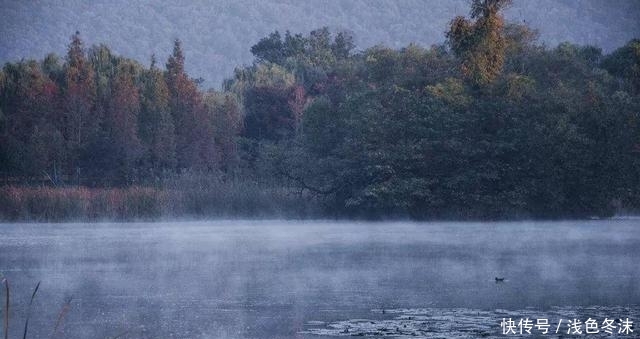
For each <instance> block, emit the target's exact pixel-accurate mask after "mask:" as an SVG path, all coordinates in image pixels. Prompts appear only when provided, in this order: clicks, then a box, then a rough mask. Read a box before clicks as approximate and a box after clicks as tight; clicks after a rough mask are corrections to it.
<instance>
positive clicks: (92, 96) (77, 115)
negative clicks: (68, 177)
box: [63, 32, 101, 175]
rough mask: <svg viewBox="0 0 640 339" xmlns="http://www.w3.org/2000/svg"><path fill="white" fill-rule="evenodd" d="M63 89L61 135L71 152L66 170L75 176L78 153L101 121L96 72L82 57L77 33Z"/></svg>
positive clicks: (81, 47) (78, 171)
mask: <svg viewBox="0 0 640 339" xmlns="http://www.w3.org/2000/svg"><path fill="white" fill-rule="evenodd" d="M63 91H64V98H63V100H64V105H63V108H64V112H65V128H64V137H65V139H66V140H67V142H68V149H69V150H70V152H71V154H72V155H73V156H72V157H71V159H70V160H71V162H70V164H69V170H70V172H71V173H75V174H76V175H78V174H79V173H80V169H79V168H78V167H77V166H78V163H77V160H78V159H77V155H78V154H79V153H80V152H81V151H83V150H84V149H85V148H86V147H87V145H88V143H89V141H90V137H91V136H94V135H97V131H98V128H99V125H100V121H101V117H100V116H97V115H96V114H95V113H96V106H95V102H96V83H95V72H94V70H93V68H92V67H91V64H90V63H89V62H88V60H87V58H86V56H85V53H84V49H83V43H82V40H80V33H79V32H76V34H74V35H73V36H72V38H71V44H70V45H69V49H68V52H67V63H66V64H65V82H64V89H63Z"/></svg>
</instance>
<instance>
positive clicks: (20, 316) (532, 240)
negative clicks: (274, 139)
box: [0, 219, 640, 339]
mask: <svg viewBox="0 0 640 339" xmlns="http://www.w3.org/2000/svg"><path fill="white" fill-rule="evenodd" d="M639 226H640V220H638V219H619V220H617V219H616V220H593V221H566V222H488V223H482V222H477V223H455V222H433V223H413V222H336V221H315V222H311V221H304V222H303V221H211V222H158V223H99V224H82V223H73V224H0V274H2V275H3V276H4V277H6V278H8V280H9V282H10V287H11V298H12V299H11V313H10V317H11V324H10V332H11V334H12V336H11V337H14V338H17V337H18V336H19V335H21V333H22V327H24V318H25V313H26V305H27V304H28V302H29V298H30V296H31V293H32V291H33V288H34V287H35V285H36V283H37V282H38V281H41V282H42V283H41V286H40V289H39V291H38V294H37V296H36V299H35V301H34V304H33V307H32V311H31V313H32V317H31V320H30V326H29V337H32V338H49V337H57V338H62V337H64V338H84V339H87V338H115V337H118V338H327V337H333V336H346V335H369V336H374V337H375V336H378V337H389V336H400V337H403V336H406V337H425V338H431V337H459V338H466V337H469V338H473V337H479V336H484V337H502V338H504V337H505V336H503V335H502V334H501V327H500V322H501V321H502V319H503V318H509V317H510V318H513V319H514V320H516V321H517V320H518V319H520V318H524V317H529V318H532V319H539V318H542V317H548V318H549V322H550V323H553V324H555V323H557V322H558V320H560V319H565V321H566V319H574V318H577V319H581V318H582V321H583V322H584V321H585V320H587V317H592V318H593V317H597V320H598V321H601V320H602V319H603V318H605V317H608V318H616V319H618V318H626V317H628V318H630V319H631V320H633V321H635V322H639V321H640V306H639V305H640V279H639V278H640V273H639V272H638V268H639V267H640V227H639ZM495 277H500V278H502V277H504V278H505V281H504V282H496V281H495ZM2 296H3V298H4V293H2ZM70 298H71V302H70V308H69V310H68V313H66V315H65V316H64V317H63V320H62V321H61V325H60V326H59V329H58V333H55V334H53V330H54V327H55V323H56V319H57V317H58V314H59V312H60V309H61V308H62V306H63V305H64V303H65V300H68V299H70ZM3 300H4V299H3ZM563 326H565V325H563ZM552 327H555V326H552ZM552 330H555V328H552ZM561 331H565V332H566V331H567V328H565V327H562V328H561ZM637 332H640V331H637ZM637 332H634V334H637ZM529 337H532V336H529ZM627 337H633V334H632V335H629V336H627ZM545 338H549V336H545Z"/></svg>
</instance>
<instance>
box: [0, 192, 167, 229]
mask: <svg viewBox="0 0 640 339" xmlns="http://www.w3.org/2000/svg"><path fill="white" fill-rule="evenodd" d="M164 204H166V193H165V192H163V191H161V190H157V189H154V188H147V187H130V188H87V187H63V188H54V187H17V186H7V187H1V188H0V219H2V220H14V221H15V220H22V221H63V220H100V219H110V220H146V219H154V218H158V217H160V216H161V212H162V210H163V208H164V207H163V205H164Z"/></svg>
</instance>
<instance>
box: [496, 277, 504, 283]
mask: <svg viewBox="0 0 640 339" xmlns="http://www.w3.org/2000/svg"><path fill="white" fill-rule="evenodd" d="M496 282H497V283H499V282H504V278H498V277H496Z"/></svg>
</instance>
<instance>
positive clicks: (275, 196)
mask: <svg viewBox="0 0 640 339" xmlns="http://www.w3.org/2000/svg"><path fill="white" fill-rule="evenodd" d="M318 206H319V204H318V202H317V200H316V199H315V198H314V197H313V196H310V195H308V194H301V193H300V192H298V191H295V190H293V189H290V188H287V187H282V186H280V185H275V184H269V183H264V182H259V181H251V180H234V179H225V178H222V177H219V176H215V175H211V176H206V175H193V174H188V175H182V176H179V177H175V178H171V179H168V180H166V181H165V182H164V185H163V186H162V187H160V188H158V187H142V186H132V187H127V188H88V187H46V186H41V187H24V186H4V187H0V221H35V222H59V221H92V220H93V221H99V220H117V221H135V220H157V219H161V218H207V217H212V218H233V217H243V218H265V217H284V218H307V217H314V216H319V215H320V213H319V210H320V209H319V207H318Z"/></svg>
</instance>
